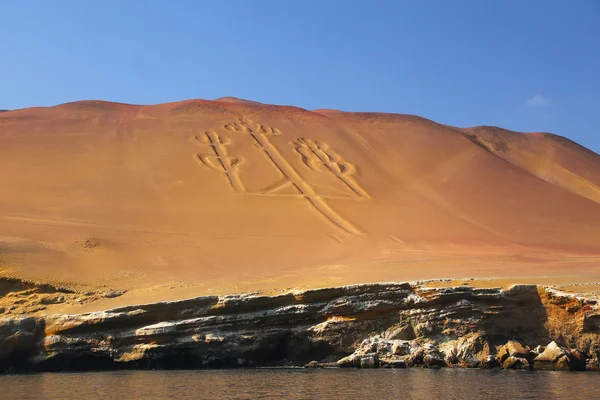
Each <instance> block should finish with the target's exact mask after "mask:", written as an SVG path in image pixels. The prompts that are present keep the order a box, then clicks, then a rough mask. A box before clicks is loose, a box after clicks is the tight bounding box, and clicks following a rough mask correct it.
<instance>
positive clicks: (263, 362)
mask: <svg viewBox="0 0 600 400" xmlns="http://www.w3.org/2000/svg"><path fill="white" fill-rule="evenodd" d="M551 341H555V342H556V343H551V345H549V346H548V347H547V349H546V348H544V347H539V346H538V347H537V348H536V346H537V345H546V344H548V343H549V342H551ZM599 351H600V308H599V307H598V305H597V302H596V300H594V299H587V298H582V297H577V296H573V295H567V294H565V293H562V292H558V291H555V290H553V289H550V288H544V287H540V286H523V285H520V286H513V287H511V288H510V289H508V290H501V289H474V288H471V287H452V288H427V287H425V286H421V285H417V284H407V283H404V284H366V285H355V286H344V287H337V288H327V289H320V290H309V291H302V292H292V293H288V294H283V295H279V296H274V297H267V296H258V295H253V294H248V295H230V296H206V297H198V298H194V299H189V300H181V301H174V302H162V303H153V304H146V305H136V306H128V307H122V308H118V309H112V310H107V311H104V312H94V313H86V314H78V315H66V314H55V315H46V316H43V317H22V316H21V317H13V318H4V319H0V371H4V372H11V371H12V372H16V371H25V370H38V371H47V370H84V369H86V370H89V369H104V368H190V367H251V366H276V365H280V366H285V365H304V364H306V363H307V362H310V361H313V360H315V362H312V363H310V364H309V365H311V366H320V365H337V366H341V367H343V366H358V367H377V366H392V367H403V366H413V365H423V366H428V367H437V366H465V367H483V366H487V367H491V366H494V365H503V366H504V367H505V368H518V367H519V368H531V367H535V368H537V367H540V368H542V367H545V368H551V369H585V368H586V360H587V369H595V368H597V359H598V352H599ZM544 362H545V364H544Z"/></svg>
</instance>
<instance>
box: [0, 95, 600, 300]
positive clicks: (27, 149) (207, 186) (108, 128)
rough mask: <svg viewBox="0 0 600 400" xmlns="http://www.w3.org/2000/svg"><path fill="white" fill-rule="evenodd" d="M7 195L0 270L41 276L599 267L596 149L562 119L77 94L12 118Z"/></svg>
mask: <svg viewBox="0 0 600 400" xmlns="http://www.w3.org/2000/svg"><path fill="white" fill-rule="evenodd" d="M0 193H1V196H0V269H1V270H0V272H1V273H2V274H3V275H7V276H8V275H10V276H16V277H21V278H25V279H30V280H35V281H53V282H62V283H66V284H73V285H84V286H85V285H88V286H103V285H106V286H110V287H116V288H123V289H135V288H138V289H139V288H150V287H157V286H161V285H162V286H169V287H170V288H171V287H179V286H182V287H184V288H185V287H193V288H195V289H193V290H195V291H196V292H198V293H201V292H202V293H205V292H207V291H240V290H254V289H256V290H281V289H285V288H288V287H296V286H313V287H314V286H324V285H329V284H347V283H358V282H372V281H378V280H388V281H390V280H407V279H425V278H436V277H469V276H479V277H491V276H501V277H510V276H512V277H515V276H518V277H523V278H525V277H527V278H531V277H544V276H545V277H548V276H555V277H564V276H579V277H586V279H588V280H593V279H595V277H598V280H600V264H599V263H598V261H599V260H600V156H599V155H598V154H596V153H594V152H592V151H590V150H587V149H585V148H583V147H581V146H579V145H577V144H575V143H573V142H571V141H569V140H568V139H565V138H562V137H559V136H555V135H551V134H542V133H534V134H523V133H517V132H511V131H506V130H503V129H500V128H494V127H475V128H465V129H459V128H453V127H449V126H445V125H441V124H438V123H435V122H433V121H430V120H427V119H424V118H420V117H417V116H412V115H398V114H378V113H348V112H340V111H335V110H316V111H312V112H311V111H307V110H304V109H301V108H297V107H286V106H273V105H265V104H261V103H256V102H250V101H244V100H240V99H235V98H223V99H219V100H215V101H207V100H190V101H183V102H177V103H168V104H159V105H152V106H138V105H129V104H119V103H110V102H103V101H82V102H76V103H68V104H62V105H59V106H55V107H48V108H29V109H22V110H12V111H7V112H3V113H1V114H0ZM557 279H558V278H557ZM190 290H192V289H190Z"/></svg>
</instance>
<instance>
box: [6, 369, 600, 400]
mask: <svg viewBox="0 0 600 400" xmlns="http://www.w3.org/2000/svg"><path fill="white" fill-rule="evenodd" d="M0 399H2V400H4V399H6V400H10V399H52V400H54V399H57V400H58V399H60V400H64V399H89V400H94V399H121V400H148V399H175V400H178V399H374V400H379V399H470V400H472V399H600V373H590V372H588V373H585V372H581V373H577V372H540V371H536V372H529V371H503V370H497V371H496V370H494V371H485V370H463V369H441V370H427V369H405V370H390V369H378V370H340V369H330V370H307V369H259V370H209V371H206V370H203V371H119V372H93V373H62V374H52V373H49V374H32V375H5V376H0Z"/></svg>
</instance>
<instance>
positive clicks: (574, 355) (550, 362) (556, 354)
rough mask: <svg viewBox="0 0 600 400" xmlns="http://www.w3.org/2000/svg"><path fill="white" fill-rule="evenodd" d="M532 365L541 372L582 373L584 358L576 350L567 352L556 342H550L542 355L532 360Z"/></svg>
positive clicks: (584, 366) (584, 364) (567, 350)
mask: <svg viewBox="0 0 600 400" xmlns="http://www.w3.org/2000/svg"><path fill="white" fill-rule="evenodd" d="M533 365H534V368H535V369H542V370H544V369H546V370H563V371H567V370H578V371H582V370H585V368H586V358H585V355H584V354H582V353H580V352H579V351H577V350H569V349H567V348H565V347H562V346H560V345H559V344H557V343H556V342H550V344H548V346H546V348H545V349H544V351H543V352H542V354H540V355H539V356H537V357H536V358H535V359H534V361H533Z"/></svg>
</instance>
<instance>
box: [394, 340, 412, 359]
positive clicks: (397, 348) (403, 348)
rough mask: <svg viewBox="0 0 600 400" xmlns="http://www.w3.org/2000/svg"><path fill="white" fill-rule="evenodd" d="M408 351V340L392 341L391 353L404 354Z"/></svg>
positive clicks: (395, 354)
mask: <svg viewBox="0 0 600 400" xmlns="http://www.w3.org/2000/svg"><path fill="white" fill-rule="evenodd" d="M409 353H410V346H409V344H408V342H404V341H394V344H393V345H392V354H393V355H394V356H405V355H407V354H409Z"/></svg>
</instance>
